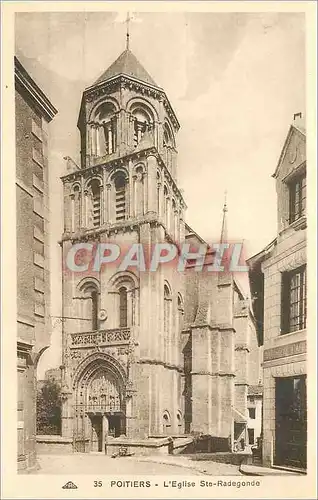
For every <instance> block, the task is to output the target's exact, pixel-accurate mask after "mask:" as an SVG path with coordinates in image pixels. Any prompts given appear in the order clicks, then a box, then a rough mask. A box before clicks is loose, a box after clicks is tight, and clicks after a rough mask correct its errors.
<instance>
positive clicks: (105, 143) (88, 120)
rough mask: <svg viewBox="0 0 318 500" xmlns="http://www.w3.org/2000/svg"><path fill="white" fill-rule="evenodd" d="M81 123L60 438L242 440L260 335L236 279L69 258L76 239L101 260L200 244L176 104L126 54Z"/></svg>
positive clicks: (67, 189) (86, 98)
mask: <svg viewBox="0 0 318 500" xmlns="http://www.w3.org/2000/svg"><path fill="white" fill-rule="evenodd" d="M140 78H142V81H141V80H140ZM149 82H150V83H149ZM78 128H79V131H80V135H81V166H80V167H79V166H77V165H76V164H75V163H74V162H73V161H72V160H71V159H70V158H68V159H67V169H68V172H67V174H66V175H65V176H64V177H63V178H62V181H63V185H64V208H65V210H64V214H65V219H64V221H65V228H64V233H63V236H62V241H61V246H62V252H63V266H65V267H64V272H63V318H64V321H63V360H62V372H63V378H62V397H63V411H62V434H63V437H65V438H73V443H74V450H75V451H89V450H96V451H97V450H99V451H102V450H103V449H104V447H105V439H106V438H105V436H107V435H108V436H111V438H115V439H116V438H120V436H123V435H124V436H127V438H129V439H130V441H131V440H136V442H137V441H138V443H140V442H142V440H145V439H149V438H158V439H159V438H162V437H163V436H180V435H183V434H185V433H188V434H189V433H190V432H198V433H202V434H209V435H212V436H215V437H220V438H223V439H224V440H226V441H227V442H228V444H229V446H231V444H233V439H234V421H235V418H236V416H237V414H238V413H237V411H236V410H235V406H236V405H237V407H238V408H237V410H238V411H239V414H240V419H241V420H242V419H243V427H242V431H244V432H245V431H246V421H247V387H248V384H249V372H248V358H249V354H250V348H251V342H252V340H251V339H252V337H254V335H255V327H254V320H253V316H252V313H251V311H250V307H249V304H248V301H246V300H245V299H244V296H243V294H242V292H241V291H240V290H239V287H238V285H237V284H236V283H235V282H234V279H233V277H232V276H230V275H229V276H226V279H223V280H222V279H220V278H219V277H218V275H217V273H208V272H207V271H206V268H205V267H204V270H203V272H197V271H195V270H194V269H193V268H192V266H191V265H188V266H187V267H186V269H184V270H183V271H180V270H178V269H177V266H176V264H175V262H172V263H170V264H169V265H164V266H160V267H159V268H158V270H157V271H156V272H151V271H149V267H147V268H146V270H142V271H141V270H140V268H139V269H137V268H136V266H131V267H130V268H129V269H128V270H121V263H122V261H121V257H120V256H118V259H117V261H116V262H115V263H113V264H110V263H109V264H106V265H103V266H102V267H101V269H97V268H95V267H94V265H93V266H92V265H91V264H90V265H87V266H86V268H85V269H84V264H83V262H84V261H83V260H82V261H81V260H80V261H78V262H77V265H78V266H79V267H78V268H77V270H75V269H74V268H73V269H72V270H70V268H69V265H68V262H69V260H68V259H69V256H70V255H73V256H74V254H72V252H74V245H76V244H78V243H80V244H81V245H82V244H83V243H86V244H87V250H88V254H90V255H91V252H94V251H95V248H96V247H95V245H96V244H102V245H104V247H103V248H104V249H105V248H106V245H107V244H109V243H112V244H117V245H118V246H119V247H120V248H121V250H122V251H123V253H124V254H125V253H126V251H127V250H128V249H129V248H131V247H132V245H136V244H139V245H140V244H141V245H142V247H143V249H144V251H147V249H148V251H149V252H150V253H151V252H152V250H153V248H154V246H155V245H156V244H158V243H161V244H164V243H170V244H171V243H172V244H175V245H176V246H178V245H180V244H181V243H183V242H189V243H191V244H193V245H194V246H196V247H197V246H198V245H200V244H201V243H202V242H203V240H202V239H201V238H200V237H199V236H198V235H197V234H196V233H195V232H194V231H193V230H192V229H191V228H190V227H189V226H187V225H186V223H185V209H186V205H185V201H184V199H183V195H182V193H181V191H180V189H179V188H178V175H177V150H176V144H175V135H176V134H177V132H178V129H179V123H178V120H177V118H176V115H175V113H174V111H173V109H172V108H171V105H170V103H169V100H168V98H167V96H166V94H165V92H164V91H163V90H162V89H160V88H159V87H158V86H157V85H156V84H155V83H154V82H153V80H152V79H151V77H149V75H148V74H147V72H146V71H145V70H144V69H143V68H142V67H141V65H140V63H139V62H138V61H137V60H136V58H135V57H134V56H133V54H132V53H131V52H130V51H129V50H126V51H125V52H124V53H123V54H122V55H121V56H120V57H119V58H118V59H117V61H115V63H114V64H113V65H112V66H111V67H110V68H109V69H108V70H107V71H106V72H105V73H104V75H103V76H102V77H101V78H100V79H99V80H98V82H97V83H96V84H94V85H92V86H91V87H89V88H88V89H86V90H85V91H84V93H83V98H82V104H81V111H80V116H79V120H78ZM99 248H100V247H99ZM97 251H98V250H97ZM149 258H150V257H149V256H148V257H147V258H146V261H147V262H146V264H148V263H149V262H148V260H149ZM212 258H213V255H212ZM80 266H82V267H80ZM238 367H239V368H238ZM241 424H242V422H240V425H241ZM114 446H115V444H114ZM138 446H139V444H138Z"/></svg>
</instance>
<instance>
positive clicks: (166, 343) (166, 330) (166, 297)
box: [164, 284, 171, 360]
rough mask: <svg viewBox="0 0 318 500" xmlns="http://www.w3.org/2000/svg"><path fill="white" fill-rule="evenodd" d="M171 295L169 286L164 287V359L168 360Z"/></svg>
mask: <svg viewBox="0 0 318 500" xmlns="http://www.w3.org/2000/svg"><path fill="white" fill-rule="evenodd" d="M170 316H171V293H170V289H169V286H168V285H167V284H165V285H164V359H165V360H167V359H168V355H169V351H170V330H171V328H170V323H171V319H170Z"/></svg>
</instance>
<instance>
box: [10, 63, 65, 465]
mask: <svg viewBox="0 0 318 500" xmlns="http://www.w3.org/2000/svg"><path fill="white" fill-rule="evenodd" d="M14 65H15V66H14V67H15V122H16V136H15V137H16V204H17V205H16V211H17V212H16V213H17V227H16V238H17V363H18V364H17V370H18V402H17V411H18V415H17V417H18V418H17V420H18V431H17V432H18V469H19V470H25V469H30V468H32V467H34V466H35V462H36V453H35V445H36V365H37V362H38V360H39V357H40V355H41V353H42V352H43V351H44V350H45V349H46V348H47V347H48V346H49V343H50V323H49V314H50V312H49V311H50V309H49V308H50V283H49V281H50V280H49V278H50V274H49V273H50V270H49V254H48V231H49V191H48V137H47V125H48V123H49V122H50V121H51V120H52V119H53V117H54V116H55V114H56V112H57V111H56V109H55V108H54V106H53V105H52V104H51V103H50V101H49V100H48V98H47V97H46V96H45V95H44V93H43V92H42V91H41V89H40V88H39V87H38V86H37V85H36V83H35V82H34V81H33V79H32V78H31V76H30V75H29V74H28V72H27V71H26V70H25V68H24V67H23V66H22V64H21V63H20V62H19V60H18V59H17V58H15V60H14Z"/></svg>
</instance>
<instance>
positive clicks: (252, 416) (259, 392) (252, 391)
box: [247, 384, 263, 446]
mask: <svg viewBox="0 0 318 500" xmlns="http://www.w3.org/2000/svg"><path fill="white" fill-rule="evenodd" d="M247 411H248V420H247V432H248V443H249V445H251V446H253V445H254V446H256V445H259V440H260V438H261V435H262V421H263V418H262V417H263V413H262V412H263V386H262V385H261V384H259V385H250V386H249V388H248V393H247Z"/></svg>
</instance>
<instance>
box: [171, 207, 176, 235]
mask: <svg viewBox="0 0 318 500" xmlns="http://www.w3.org/2000/svg"><path fill="white" fill-rule="evenodd" d="M171 205H172V207H171V208H172V213H171V219H172V224H171V225H172V227H171V232H172V235H173V236H175V232H176V229H177V221H176V214H175V212H176V202H175V201H174V199H173V200H172V204H171Z"/></svg>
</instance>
